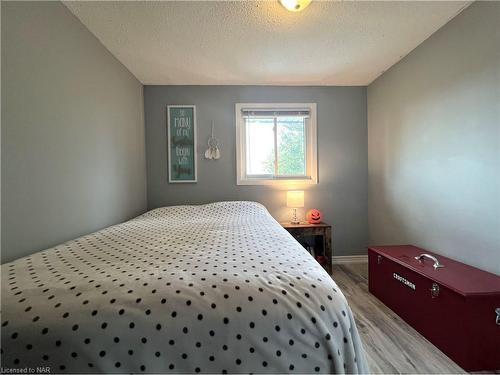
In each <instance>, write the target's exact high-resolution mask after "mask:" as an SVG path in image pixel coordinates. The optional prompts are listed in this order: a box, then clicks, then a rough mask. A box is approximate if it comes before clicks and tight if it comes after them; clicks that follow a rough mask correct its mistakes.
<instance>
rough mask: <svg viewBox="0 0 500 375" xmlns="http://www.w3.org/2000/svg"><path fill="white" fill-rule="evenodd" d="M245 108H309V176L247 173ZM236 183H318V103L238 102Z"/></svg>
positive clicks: (236, 106) (307, 140)
mask: <svg viewBox="0 0 500 375" xmlns="http://www.w3.org/2000/svg"><path fill="white" fill-rule="evenodd" d="M243 108H256V109H259V108H272V109H280V108H308V109H309V110H310V115H309V120H308V121H309V124H308V126H306V143H307V147H306V151H307V155H306V171H307V172H306V173H307V175H308V178H302V177H299V178H290V177H286V178H282V177H280V178H254V177H252V178H249V177H248V176H247V175H246V139H245V120H244V118H243V116H242V115H241V110H242V109H243ZM235 115H236V184H237V185H290V184H295V185H296V184H307V185H310V184H317V183H318V156H317V123H316V103H236V105H235Z"/></svg>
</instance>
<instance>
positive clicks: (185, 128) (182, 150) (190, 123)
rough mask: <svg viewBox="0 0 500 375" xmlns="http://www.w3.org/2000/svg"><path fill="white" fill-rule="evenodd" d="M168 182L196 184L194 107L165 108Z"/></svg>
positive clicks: (170, 106)
mask: <svg viewBox="0 0 500 375" xmlns="http://www.w3.org/2000/svg"><path fill="white" fill-rule="evenodd" d="M167 134H168V141H167V142H168V182H170V183H176V182H196V181H197V175H196V107H195V106H194V105H169V106H167Z"/></svg>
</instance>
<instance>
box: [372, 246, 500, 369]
mask: <svg viewBox="0 0 500 375" xmlns="http://www.w3.org/2000/svg"><path fill="white" fill-rule="evenodd" d="M422 254H426V255H423V256H422ZM433 258H434V259H433ZM368 263H369V265H368V267H369V289H370V292H371V293H372V294H373V295H375V296H376V297H377V298H378V299H380V300H381V301H382V302H383V303H384V304H386V305H387V306H388V307H389V308H391V309H392V310H393V311H394V312H395V313H397V314H398V315H399V316H400V317H401V318H403V319H404V320H405V321H406V322H407V323H408V324H410V325H411V326H412V327H413V328H415V329H416V330H417V331H418V332H420V333H421V334H422V335H423V336H425V337H426V338H427V339H428V340H429V341H430V342H432V343H433V344H434V345H435V346H437V347H438V348H439V349H440V350H441V351H442V352H443V353H445V354H446V355H447V356H448V357H450V358H451V359H452V360H454V361H455V362H456V363H457V364H458V365H460V366H461V367H462V368H463V369H465V370H467V371H481V370H498V369H500V277H499V276H497V275H494V274H492V273H489V272H486V271H482V270H480V269H478V268H474V267H471V266H468V265H466V264H463V263H460V262H457V261H455V260H452V259H449V258H446V257H443V256H440V255H437V254H435V253H432V252H430V251H427V250H424V249H420V248H418V247H415V246H411V245H401V246H375V247H369V248H368ZM435 266H436V267H435Z"/></svg>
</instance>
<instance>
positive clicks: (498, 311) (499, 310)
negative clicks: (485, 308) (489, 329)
mask: <svg viewBox="0 0 500 375" xmlns="http://www.w3.org/2000/svg"><path fill="white" fill-rule="evenodd" d="M495 312H496V314H497V317H496V319H495V322H496V323H497V325H499V326H500V307H497V308H496V309H495Z"/></svg>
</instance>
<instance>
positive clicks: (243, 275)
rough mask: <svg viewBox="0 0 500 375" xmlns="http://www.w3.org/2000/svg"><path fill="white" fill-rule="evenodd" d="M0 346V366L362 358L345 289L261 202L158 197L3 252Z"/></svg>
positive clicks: (268, 366)
mask: <svg viewBox="0 0 500 375" xmlns="http://www.w3.org/2000/svg"><path fill="white" fill-rule="evenodd" d="M1 351H2V363H1V365H2V370H3V371H4V372H6V371H9V372H12V371H13V369H25V370H26V371H28V372H35V371H36V372H43V371H44V369H46V370H45V371H49V372H51V373H366V372H368V367H367V363H366V360H365V355H364V351H363V347H362V344H361V341H360V338H359V335H358V331H357V329H356V325H355V323H354V319H353V316H352V313H351V310H350V308H349V306H348V305H347V302H346V299H345V297H344V295H343V294H342V292H341V291H340V290H339V288H338V287H337V285H336V284H335V282H334V281H333V280H332V279H331V278H330V277H329V275H328V274H327V273H326V271H324V270H323V268H322V267H321V266H320V265H319V264H318V263H316V261H315V260H314V259H313V258H312V257H311V256H310V255H309V254H308V253H307V252H306V251H305V249H303V248H302V246H300V244H299V243H297V242H296V241H295V240H294V239H293V238H292V237H291V236H290V234H288V232H286V231H285V230H284V229H283V228H282V227H281V226H280V225H279V224H278V223H277V222H276V221H275V220H274V219H273V218H272V217H271V215H270V214H269V213H268V212H267V210H266V209H265V208H264V206H262V205H260V204H258V203H255V202H219V203H212V204H207V205H200V206H174V207H164V208H158V209H154V210H152V211H149V212H147V213H145V214H144V215H141V216H139V217H137V218H135V219H133V220H130V221H127V222H125V223H122V224H118V225H115V226H112V227H109V228H106V229H103V230H101V231H99V232H96V233H93V234H90V235H87V236H84V237H81V238H78V239H75V240H72V241H69V242H66V243H64V244H61V245H59V246H56V247H54V248H51V249H48V250H45V251H42V252H39V253H36V254H33V255H30V256H28V257H25V258H22V259H19V260H16V261H14V262H11V263H7V264H4V265H2V346H1ZM33 369H35V370H33Z"/></svg>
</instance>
